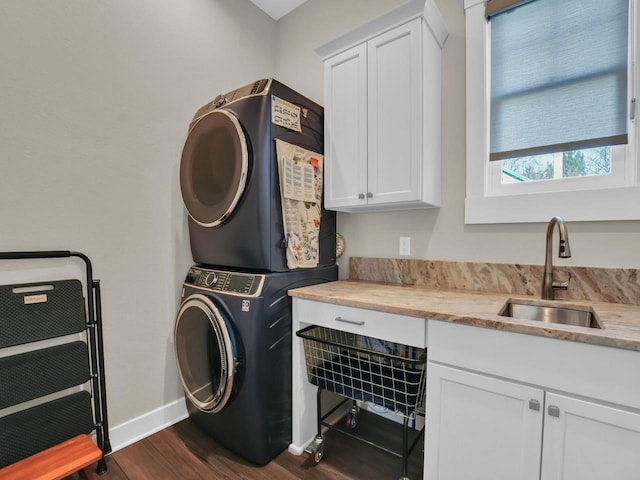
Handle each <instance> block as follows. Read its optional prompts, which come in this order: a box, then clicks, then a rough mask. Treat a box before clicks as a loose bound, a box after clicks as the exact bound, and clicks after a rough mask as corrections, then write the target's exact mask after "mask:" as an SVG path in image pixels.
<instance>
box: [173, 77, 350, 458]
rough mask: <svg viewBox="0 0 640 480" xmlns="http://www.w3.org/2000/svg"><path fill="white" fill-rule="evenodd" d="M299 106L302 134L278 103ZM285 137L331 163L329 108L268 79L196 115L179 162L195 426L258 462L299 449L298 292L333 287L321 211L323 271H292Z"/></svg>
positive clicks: (329, 220) (332, 258) (331, 244)
mask: <svg viewBox="0 0 640 480" xmlns="http://www.w3.org/2000/svg"><path fill="white" fill-rule="evenodd" d="M276 101H277V102H283V101H284V102H287V104H291V105H293V106H295V107H296V108H299V109H300V111H301V112H304V115H301V116H300V125H299V128H297V129H290V128H285V127H283V126H281V125H279V124H277V123H274V122H273V121H272V112H273V107H274V105H273V102H276ZM276 139H280V140H282V141H284V142H287V143H289V144H293V145H296V146H299V147H302V148H304V149H306V150H309V151H312V152H316V153H319V154H322V153H323V147H324V146H323V109H322V107H321V106H319V105H318V104H316V103H314V102H312V101H311V100H309V99H307V98H305V97H304V96H302V95H300V94H299V93H297V92H295V91H293V90H292V89H290V88H288V87H287V86H285V85H283V84H281V83H279V82H277V81H276V80H273V79H262V80H259V81H257V82H254V83H252V84H249V85H246V86H244V87H241V88H239V89H237V90H234V91H232V92H229V93H227V94H225V95H219V96H218V97H217V98H216V99H215V100H214V101H213V102H211V103H209V104H207V105H205V106H203V107H202V108H201V109H199V110H198V111H197V112H196V114H195V116H194V119H193V120H192V122H191V125H190V126H189V132H188V136H187V140H186V142H185V146H184V150H183V153H182V160H181V164H180V187H181V191H182V198H183V200H184V204H185V207H186V209H187V212H188V214H189V215H188V222H189V238H190V243H191V252H192V255H193V260H194V262H195V263H196V264H195V265H194V266H192V267H191V268H190V269H189V272H188V274H187V276H186V279H185V281H184V285H183V292H182V302H181V305H180V308H179V311H178V314H177V318H176V323H175V332H174V335H175V348H176V356H177V361H178V370H179V373H180V377H181V380H182V383H183V386H184V391H185V397H186V403H187V409H188V411H189V415H190V417H191V419H192V421H193V422H195V423H196V424H197V425H198V426H199V427H200V429H201V430H203V431H204V432H205V433H207V434H208V435H210V436H211V437H213V438H214V439H215V440H216V441H217V442H219V443H220V444H221V445H223V446H225V447H226V448H228V449H229V450H231V451H233V452H235V453H236V454H238V455H240V456H242V457H243V458H245V459H246V460H249V461H250V462H252V463H255V464H258V465H262V464H265V463H267V462H269V461H270V460H271V459H273V458H274V457H275V456H277V455H278V454H279V453H280V452H282V451H283V450H284V449H286V447H287V446H288V445H289V444H290V443H291V338H292V336H291V333H292V332H291V299H290V297H289V296H288V294H287V291H288V290H289V289H292V288H297V287H302V286H307V285H313V284H317V283H323V282H328V281H332V280H336V279H337V276H338V273H337V265H336V231H335V227H336V220H335V213H334V212H331V211H326V210H324V209H322V211H321V222H320V231H319V262H318V266H317V267H315V268H305V269H290V268H288V266H287V258H286V251H285V250H286V244H285V242H284V238H285V235H284V230H283V227H284V223H283V214H282V203H281V197H280V181H279V174H278V164H277V158H276V144H275V143H276V142H275V140H276Z"/></svg>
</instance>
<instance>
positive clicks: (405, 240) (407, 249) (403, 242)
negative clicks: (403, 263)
mask: <svg viewBox="0 0 640 480" xmlns="http://www.w3.org/2000/svg"><path fill="white" fill-rule="evenodd" d="M400 255H411V237H400Z"/></svg>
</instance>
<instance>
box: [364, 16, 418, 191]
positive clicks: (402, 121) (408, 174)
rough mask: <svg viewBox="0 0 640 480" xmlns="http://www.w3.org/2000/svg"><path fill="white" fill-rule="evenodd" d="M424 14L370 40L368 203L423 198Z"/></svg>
mask: <svg viewBox="0 0 640 480" xmlns="http://www.w3.org/2000/svg"><path fill="white" fill-rule="evenodd" d="M421 47H422V40H421V26H420V19H416V20H413V21H411V22H409V23H407V24H405V25H401V26H399V27H397V28H394V29H393V30H391V31H389V32H386V33H384V34H382V35H380V36H378V37H375V38H374V39H372V40H370V41H369V42H368V72H369V114H368V119H369V122H368V123H369V142H368V154H369V174H368V190H367V192H369V193H370V194H371V198H369V199H368V203H369V204H384V203H390V202H407V201H415V200H420V198H421V178H422V155H421V145H422V136H421V120H422V116H421V115H422V85H421V82H422V58H421V56H422V48H421Z"/></svg>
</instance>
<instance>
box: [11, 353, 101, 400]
mask: <svg viewBox="0 0 640 480" xmlns="http://www.w3.org/2000/svg"><path fill="white" fill-rule="evenodd" d="M89 377H90V372H89V352H88V351H87V345H86V344H85V343H84V342H73V343H67V344H65V345H59V346H55V347H49V348H44V349H42V350H36V351H33V352H28V353H21V354H19V355H13V356H10V357H5V358H0V409H1V408H6V407H10V406H12V405H16V404H18V403H22V402H26V401H27V400H33V399H35V398H38V397H42V396H44V395H48V394H50V393H54V392H58V391H60V390H64V389H65V388H70V387H73V386H76V385H81V384H83V383H85V382H86V381H88V380H89Z"/></svg>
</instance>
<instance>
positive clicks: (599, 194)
mask: <svg viewBox="0 0 640 480" xmlns="http://www.w3.org/2000/svg"><path fill="white" fill-rule="evenodd" d="M557 215H559V216H561V217H563V218H564V219H565V220H567V221H571V222H590V221H616V220H640V187H639V186H633V187H623V188H605V189H598V190H586V191H573V192H553V193H532V194H528V195H501V196H493V197H467V198H466V200H465V224H487V223H535V222H548V221H549V219H550V218H552V217H554V216H557Z"/></svg>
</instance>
